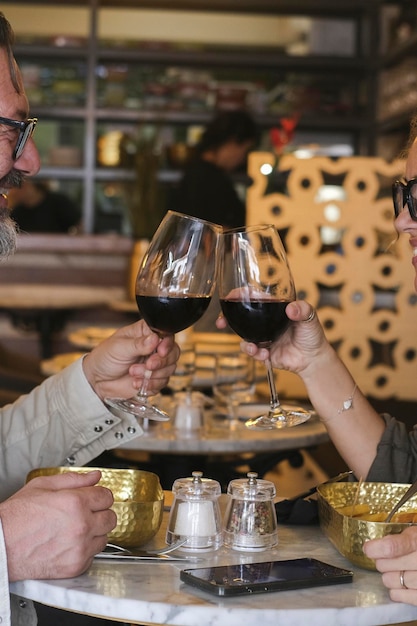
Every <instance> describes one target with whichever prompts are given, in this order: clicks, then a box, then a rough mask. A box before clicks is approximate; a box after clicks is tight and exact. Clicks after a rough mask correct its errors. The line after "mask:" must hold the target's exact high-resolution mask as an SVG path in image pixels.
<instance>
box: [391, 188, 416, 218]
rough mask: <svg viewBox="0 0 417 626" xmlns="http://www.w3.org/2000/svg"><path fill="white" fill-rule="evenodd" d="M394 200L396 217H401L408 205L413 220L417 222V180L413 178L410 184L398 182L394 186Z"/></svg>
mask: <svg viewBox="0 0 417 626" xmlns="http://www.w3.org/2000/svg"><path fill="white" fill-rule="evenodd" d="M392 199H393V201H394V213H395V217H398V216H399V214H400V213H401V211H402V210H403V208H404V207H405V205H406V204H407V207H408V211H409V213H410V217H411V219H412V220H414V221H415V222H417V178H412V179H411V180H409V181H408V183H402V182H401V181H400V180H396V181H395V183H394V184H393V185H392Z"/></svg>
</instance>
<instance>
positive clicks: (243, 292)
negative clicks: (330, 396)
mask: <svg viewBox="0 0 417 626" xmlns="http://www.w3.org/2000/svg"><path fill="white" fill-rule="evenodd" d="M222 239H223V246H222V247H223V250H222V258H221V271H220V276H219V295H220V304H221V308H222V311H223V314H224V316H225V318H226V320H227V322H228V323H229V326H230V327H231V328H232V330H234V331H235V333H237V334H238V335H239V336H240V337H242V339H244V340H245V341H248V342H251V343H255V344H256V345H257V346H260V347H264V348H269V347H270V346H271V344H272V343H273V342H274V341H276V340H277V339H278V338H279V337H280V336H281V335H282V334H283V333H284V332H285V330H286V329H287V328H288V326H289V324H290V320H289V318H288V317H287V315H286V313H285V309H286V306H287V304H288V303H289V302H291V301H292V300H295V287H294V281H293V278H292V275H291V271H290V268H289V265H288V261H287V257H286V254H285V250H284V246H283V244H282V241H281V238H280V236H279V234H278V231H277V230H276V229H275V228H274V227H273V226H270V225H265V226H252V227H247V228H240V229H235V230H230V231H226V232H225V233H224V235H223V237H222ZM265 365H266V368H267V377H268V383H269V389H270V407H269V411H268V412H267V413H266V414H265V415H260V416H258V417H255V418H253V419H250V420H248V421H247V422H246V426H247V427H248V428H253V429H273V428H285V427H288V426H296V425H297V424H302V423H303V422H305V421H307V420H308V419H309V418H310V417H311V413H310V412H308V411H306V410H305V409H303V408H301V407H300V408H298V407H296V408H291V409H288V410H287V409H284V408H283V407H282V406H281V404H280V402H279V399H278V394H277V391H276V387H275V380H274V373H273V370H272V365H271V361H270V359H267V360H266V361H265Z"/></svg>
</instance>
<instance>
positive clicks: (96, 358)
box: [83, 320, 179, 400]
mask: <svg viewBox="0 0 417 626" xmlns="http://www.w3.org/2000/svg"><path fill="white" fill-rule="evenodd" d="M178 356H179V348H178V346H177V345H176V344H175V342H174V337H173V336H169V337H165V338H164V339H162V340H161V339H160V338H159V337H158V335H157V334H156V333H154V332H152V331H151V330H150V328H149V327H148V326H147V325H146V324H145V322H143V321H142V320H141V321H139V322H136V323H135V324H131V325H130V326H125V327H124V328H120V329H119V330H117V331H116V332H115V333H114V334H113V335H112V336H111V337H109V338H108V339H106V340H104V341H103V342H102V343H100V344H99V345H98V346H97V347H96V348H94V350H92V351H91V352H90V353H89V354H88V355H87V356H86V357H85V359H84V361H83V367H84V372H85V375H86V377H87V380H88V381H89V383H90V385H91V386H92V387H93V389H94V391H95V392H96V393H97V395H98V396H99V397H100V398H101V399H102V400H103V399H104V398H106V397H120V398H129V397H130V396H132V395H134V394H135V393H136V392H137V390H138V389H140V388H141V386H142V380H143V376H144V372H145V370H149V371H152V376H151V378H150V380H149V384H148V389H149V393H150V394H155V393H158V391H160V390H161V389H162V387H164V386H165V385H167V383H168V380H169V377H170V376H171V375H172V374H173V373H174V371H175V366H176V362H177V360H178ZM146 357H147V358H146Z"/></svg>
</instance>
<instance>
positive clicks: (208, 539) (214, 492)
mask: <svg viewBox="0 0 417 626" xmlns="http://www.w3.org/2000/svg"><path fill="white" fill-rule="evenodd" d="M172 491H173V493H174V503H173V505H172V507H171V512H170V515H169V520H168V530H167V533H166V542H167V544H168V545H171V544H173V543H175V542H176V541H179V540H182V539H185V540H186V541H185V543H184V544H183V545H182V546H181V550H185V551H197V552H209V551H212V550H217V549H218V548H219V547H220V546H221V545H222V543H223V532H222V521H221V514H220V507H219V497H220V494H221V487H220V483H218V482H217V481H216V480H212V479H210V478H203V473H202V472H197V471H196V472H193V473H192V476H191V477H189V478H178V479H177V480H176V481H175V482H174V484H173V486H172Z"/></svg>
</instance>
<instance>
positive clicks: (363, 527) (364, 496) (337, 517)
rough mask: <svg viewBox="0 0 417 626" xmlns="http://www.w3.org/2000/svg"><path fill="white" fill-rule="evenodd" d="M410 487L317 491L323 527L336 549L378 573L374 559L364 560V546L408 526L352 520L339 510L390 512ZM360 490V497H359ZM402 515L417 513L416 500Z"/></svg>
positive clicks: (335, 486) (336, 486)
mask: <svg viewBox="0 0 417 626" xmlns="http://www.w3.org/2000/svg"><path fill="white" fill-rule="evenodd" d="M409 486H410V485H403V484H399V483H366V482H364V483H361V484H360V483H327V484H326V483H323V484H322V485H319V486H318V487H317V502H318V509H319V520H320V526H321V528H322V530H323V532H324V534H325V535H326V536H327V538H328V539H329V540H330V541H331V542H332V544H333V545H334V546H335V547H336V548H337V550H338V551H339V552H340V554H342V555H343V556H345V557H346V558H348V559H349V561H351V562H352V563H353V564H354V565H359V567H363V568H365V569H370V570H375V564H374V561H373V560H372V559H369V558H368V557H367V556H365V554H364V552H363V544H364V543H365V541H368V539H379V538H381V537H384V536H385V535H392V534H395V533H400V532H402V531H403V530H404V529H405V528H407V526H411V524H408V523H398V522H397V523H392V522H391V523H389V524H386V523H385V522H374V521H366V520H363V519H358V518H355V517H349V516H348V515H345V514H343V513H340V512H339V511H338V510H337V509H339V508H341V507H345V506H351V505H353V504H354V503H356V504H358V505H359V504H367V505H368V506H369V513H370V514H373V513H381V512H385V511H386V512H387V515H388V513H389V512H390V510H391V509H392V507H393V506H394V504H396V502H398V500H399V499H400V498H401V496H402V495H403V494H404V493H405V491H406V490H407V489H408V487H409ZM358 490H359V493H358ZM401 511H417V496H414V497H413V498H411V499H410V500H409V501H408V502H406V504H404V506H403V507H402V508H401Z"/></svg>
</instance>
